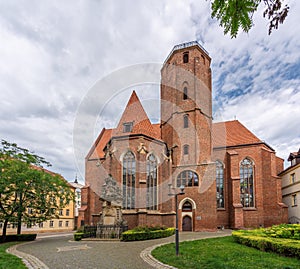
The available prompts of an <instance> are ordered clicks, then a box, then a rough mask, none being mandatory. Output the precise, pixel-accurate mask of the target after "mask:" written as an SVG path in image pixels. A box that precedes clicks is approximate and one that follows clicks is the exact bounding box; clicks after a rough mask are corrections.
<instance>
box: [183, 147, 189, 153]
mask: <svg viewBox="0 0 300 269" xmlns="http://www.w3.org/2000/svg"><path fill="white" fill-rule="evenodd" d="M183 154H184V155H188V154H189V145H184V146H183Z"/></svg>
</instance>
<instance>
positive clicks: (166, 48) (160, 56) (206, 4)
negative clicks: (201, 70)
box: [0, 0, 300, 182]
mask: <svg viewBox="0 0 300 269" xmlns="http://www.w3.org/2000/svg"><path fill="white" fill-rule="evenodd" d="M285 2H287V3H289V5H290V7H291V8H290V13H289V16H288V18H287V20H286V22H285V23H284V25H282V26H280V28H279V29H278V30H277V31H274V33H273V34H272V35H271V36H268V34H267V32H268V22H267V21H266V20H264V19H263V18H262V9H261V8H260V10H259V11H258V12H257V14H255V16H254V23H255V25H254V27H253V29H251V31H250V32H249V33H248V34H245V33H240V34H239V35H238V37H237V38H236V39H230V37H229V36H224V34H223V30H222V29H221V28H220V27H219V26H218V22H217V21H215V20H213V19H211V16H210V1H206V0H197V1H196V0H194V1H193V0H190V1H188V0H172V1H167V0H157V1H127V0H125V1H113V0H110V1H101V0H99V1H98V0H89V1H88V0H87V1H53V0H51V1H50V0H45V1H19V0H18V1H14V0H10V1H5V0H3V1H0V36H1V42H0V85H1V86H0V87H1V91H0V134H1V138H2V139H5V140H8V141H10V142H16V143H17V144H18V145H19V146H22V147H25V148H28V149H30V150H32V151H34V152H35V153H37V154H39V155H41V156H43V157H45V158H46V159H47V160H48V161H50V162H51V163H52V165H53V167H52V168H51V170H53V171H55V172H58V173H60V174H62V175H63V176H64V177H65V178H66V179H67V180H73V179H74V177H75V175H76V174H78V177H79V180H81V182H83V175H84V167H83V161H84V156H85V155H86V153H87V152H88V150H89V147H90V145H91V144H92V142H93V140H94V139H95V138H96V137H97V135H98V132H99V130H101V128H102V127H104V126H105V127H114V126H115V125H116V123H117V121H118V117H119V116H120V113H121V112H122V110H123V109H124V106H125V104H126V102H127V100H128V98H129V95H130V92H131V91H132V90H133V89H136V90H137V91H138V95H139V97H140V99H141V100H142V102H143V104H144V105H145V107H146V111H147V112H148V114H149V116H150V117H151V119H152V120H153V121H158V120H159V104H158V96H159V87H158V85H157V83H156V84H155V83H152V81H150V82H151V83H145V84H144V85H125V86H124V87H123V88H121V89H120V90H119V91H118V92H113V93H112V92H109V90H107V89H106V88H105V87H102V88H98V97H97V98H93V96H92V95H91V92H93V91H95V85H97V83H99V81H100V82H103V80H105V78H108V79H110V80H114V78H115V75H118V72H121V74H122V75H124V73H126V72H127V71H128V69H130V68H131V66H135V65H140V64H142V65H144V64H146V63H155V64H158V65H161V64H162V63H163V61H164V60H165V58H166V57H167V55H168V53H169V52H170V51H171V49H172V48H173V46H174V45H176V44H180V43H183V42H187V41H192V40H197V41H198V42H199V43H200V44H201V45H202V46H204V48H205V49H206V50H207V51H208V52H209V55H210V56H211V58H212V72H213V95H214V117H215V119H216V121H220V120H233V119H235V118H236V119H238V120H240V121H241V122H242V123H243V124H244V125H245V126H246V127H248V128H249V129H250V130H251V131H252V132H253V133H255V134H256V135H257V136H258V137H259V138H260V139H262V140H264V141H266V142H267V143H268V144H269V145H271V146H272V147H273V148H274V149H275V150H276V151H277V155H278V156H280V157H282V158H284V159H286V158H287V156H288V155H289V153H290V152H292V151H297V150H298V149H299V147H300V127H299V121H300V120H299V115H300V105H299V104H300V35H299V30H298V28H299V23H300V17H299V14H300V1H298V0H294V1H292V0H290V1H287V0H286V1H285ZM120 70H121V71H120ZM124 70H125V71H126V72H125V71H124ZM130 70H131V69H130ZM126 74H130V72H129V73H126ZM129 77H130V76H129ZM145 82H147V81H145ZM148 82H149V81H148ZM100 84H101V83H100ZM102 85H103V84H102ZM88 98H90V99H93V102H90V103H89V104H90V105H89V106H90V107H89V108H90V111H89V113H90V114H91V118H90V120H87V121H86V122H85V124H86V126H88V127H87V128H86V130H87V131H88V132H89V135H87V136H86V137H84V136H81V137H80V139H78V137H77V139H74V135H73V134H74V133H76V130H77V129H81V130H82V129H84V128H85V127H84V126H82V122H81V125H80V126H79V123H78V122H80V121H78V118H80V116H81V114H82V113H83V111H85V112H86V110H87V109H86V108H85V109H83V106H84V104H85V100H87V99H88ZM103 100H105V104H104V103H103ZM98 101H99V104H98ZM91 104H92V105H91ZM86 113H87V112H86ZM95 113H96V114H95ZM108 115H110V117H107V116H108ZM90 126H92V127H90ZM90 130H92V132H90ZM80 141H81V142H82V143H80ZM78 152H79V153H78Z"/></svg>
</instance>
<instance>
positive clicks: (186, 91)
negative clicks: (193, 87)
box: [183, 87, 188, 100]
mask: <svg viewBox="0 0 300 269" xmlns="http://www.w3.org/2000/svg"><path fill="white" fill-rule="evenodd" d="M186 99H188V88H187V87H184V88H183V100H186Z"/></svg>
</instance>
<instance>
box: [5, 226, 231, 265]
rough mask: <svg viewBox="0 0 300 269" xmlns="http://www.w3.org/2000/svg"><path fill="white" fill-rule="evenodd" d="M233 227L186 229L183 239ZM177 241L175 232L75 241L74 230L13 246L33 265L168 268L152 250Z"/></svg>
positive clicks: (227, 232) (209, 235)
mask: <svg viewBox="0 0 300 269" xmlns="http://www.w3.org/2000/svg"><path fill="white" fill-rule="evenodd" d="M230 234H231V230H224V231H217V232H183V233H180V235H179V237H180V241H187V240H196V239H204V238H212V237H220V236H227V235H230ZM174 241H175V236H171V237H167V238H162V239H156V240H148V241H136V242H118V241H73V236H72V233H68V234H67V233H66V234H43V235H39V236H38V238H37V240H36V241H33V242H30V243H25V244H21V245H18V246H16V247H15V248H11V249H10V250H11V253H13V254H16V255H18V256H19V257H22V258H23V259H25V260H26V261H27V262H26V264H27V266H28V268H31V269H37V268H39V269H49V268H51V269H65V268H72V269H98V268H99V269H112V268H113V269H127V268H128V269H151V268H152V269H153V267H155V268H159V269H166V268H173V267H170V266H167V265H163V264H161V263H160V262H158V261H157V260H155V259H154V258H153V257H152V255H151V251H152V249H154V248H155V247H157V246H158V245H161V244H166V243H170V242H174Z"/></svg>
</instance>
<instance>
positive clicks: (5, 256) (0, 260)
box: [0, 242, 27, 269]
mask: <svg viewBox="0 0 300 269" xmlns="http://www.w3.org/2000/svg"><path fill="white" fill-rule="evenodd" d="M15 244H17V243H16V242H9V243H3V244H0V269H26V268H27V267H26V266H25V265H24V263H23V262H22V260H21V259H20V258H18V257H16V256H14V255H12V254H9V253H6V249H8V248H9V247H10V246H12V245H15Z"/></svg>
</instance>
